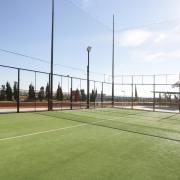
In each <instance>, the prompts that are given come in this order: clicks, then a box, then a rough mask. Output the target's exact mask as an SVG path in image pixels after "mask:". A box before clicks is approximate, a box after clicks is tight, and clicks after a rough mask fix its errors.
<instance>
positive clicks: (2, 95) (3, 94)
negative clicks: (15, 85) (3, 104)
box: [0, 85, 6, 101]
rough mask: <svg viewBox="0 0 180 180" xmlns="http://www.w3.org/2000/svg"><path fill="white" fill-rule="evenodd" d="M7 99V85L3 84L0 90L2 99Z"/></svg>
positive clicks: (0, 98)
mask: <svg viewBox="0 0 180 180" xmlns="http://www.w3.org/2000/svg"><path fill="white" fill-rule="evenodd" d="M5 99H6V88H5V85H2V86H1V90H0V100H1V101H4V100H5Z"/></svg>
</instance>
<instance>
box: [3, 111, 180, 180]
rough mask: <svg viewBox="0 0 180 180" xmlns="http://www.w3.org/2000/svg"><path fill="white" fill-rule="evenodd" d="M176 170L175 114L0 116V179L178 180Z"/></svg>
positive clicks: (178, 133)
mask: <svg viewBox="0 0 180 180" xmlns="http://www.w3.org/2000/svg"><path fill="white" fill-rule="evenodd" d="M63 128H64V129H63ZM51 130H52V131H51ZM24 135H25V136H24ZM13 137H15V138H13ZM7 138H9V139H7ZM179 169H180V116H179V115H173V114H169V113H153V112H145V111H135V110H132V111H131V110H120V109H111V108H110V109H108V108H104V109H91V110H74V111H54V112H40V113H39V112H38V113H21V114H4V115H0V180H31V179H33V180H114V179H115V180H116V179H117V180H179V179H180V170H179Z"/></svg>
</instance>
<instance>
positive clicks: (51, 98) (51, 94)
mask: <svg viewBox="0 0 180 180" xmlns="http://www.w3.org/2000/svg"><path fill="white" fill-rule="evenodd" d="M53 61H54V0H52V27H51V81H50V82H51V84H50V89H51V92H50V110H52V109H53Z"/></svg>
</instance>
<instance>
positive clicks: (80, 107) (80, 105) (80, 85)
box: [79, 79, 82, 109]
mask: <svg viewBox="0 0 180 180" xmlns="http://www.w3.org/2000/svg"><path fill="white" fill-rule="evenodd" d="M79 93H80V109H81V98H82V97H81V79H80V90H79Z"/></svg>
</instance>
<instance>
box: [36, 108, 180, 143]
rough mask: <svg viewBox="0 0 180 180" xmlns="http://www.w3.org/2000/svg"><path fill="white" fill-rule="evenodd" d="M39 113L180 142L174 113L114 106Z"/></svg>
mask: <svg viewBox="0 0 180 180" xmlns="http://www.w3.org/2000/svg"><path fill="white" fill-rule="evenodd" d="M38 114H40V115H43V116H49V117H54V118H58V119H64V120H68V121H74V122H79V123H86V124H89V125H92V126H99V127H104V128H111V129H115V130H119V131H123V132H128V133H134V134H139V135H144V136H149V137H154V138H161V139H166V140H171V141H176V142H180V116H179V115H174V114H167V113H153V112H145V111H134V110H119V109H118V110H117V109H113V108H108V109H106V108H105V109H90V110H74V111H51V112H38Z"/></svg>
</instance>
